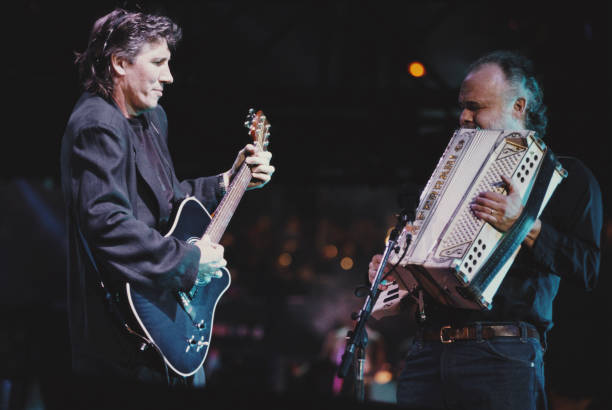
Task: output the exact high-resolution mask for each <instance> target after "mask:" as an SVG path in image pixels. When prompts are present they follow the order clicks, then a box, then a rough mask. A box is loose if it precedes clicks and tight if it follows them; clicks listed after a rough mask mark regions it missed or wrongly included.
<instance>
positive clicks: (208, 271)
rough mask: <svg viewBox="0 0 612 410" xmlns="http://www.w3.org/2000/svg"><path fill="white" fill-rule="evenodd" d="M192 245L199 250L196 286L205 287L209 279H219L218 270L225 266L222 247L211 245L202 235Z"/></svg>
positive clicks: (208, 239) (207, 237) (216, 244)
mask: <svg viewBox="0 0 612 410" xmlns="http://www.w3.org/2000/svg"><path fill="white" fill-rule="evenodd" d="M194 244H195V245H196V246H197V247H198V248H200V266H199V269H198V278H197V280H196V284H197V285H205V284H206V283H208V282H210V280H211V278H214V277H220V276H221V271H220V269H221V268H224V267H225V266H226V265H227V261H226V260H225V258H224V257H223V252H224V249H223V246H222V245H219V244H218V243H212V242H211V241H210V237H209V236H208V235H204V237H203V238H202V239H200V240H199V241H196V242H194Z"/></svg>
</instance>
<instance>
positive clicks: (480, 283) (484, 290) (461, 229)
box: [372, 128, 567, 318]
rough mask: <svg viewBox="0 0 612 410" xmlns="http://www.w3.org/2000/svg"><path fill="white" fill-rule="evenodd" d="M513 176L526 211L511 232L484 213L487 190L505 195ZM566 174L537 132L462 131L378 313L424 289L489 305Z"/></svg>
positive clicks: (405, 242)
mask: <svg viewBox="0 0 612 410" xmlns="http://www.w3.org/2000/svg"><path fill="white" fill-rule="evenodd" d="M502 175H505V176H507V177H509V178H510V179H511V181H512V184H513V186H514V188H515V190H516V191H518V193H519V194H520V195H521V198H522V201H523V207H524V208H523V212H522V213H521V215H520V216H519V219H518V220H517V221H516V222H515V223H514V224H513V226H512V227H511V229H510V230H508V231H507V232H500V231H498V230H497V229H495V228H494V227H493V226H491V225H490V224H488V223H487V222H485V221H483V220H481V219H479V218H477V217H476V216H475V215H474V213H473V211H472V209H471V207H470V204H471V203H472V202H473V201H474V199H475V198H476V196H477V195H478V194H480V193H481V192H485V191H493V192H499V193H506V188H505V185H504V184H503V182H502V179H501V176H502ZM566 176H567V172H566V171H565V170H564V169H563V167H562V166H561V164H560V163H559V162H558V161H557V159H556V158H555V156H554V154H553V153H552V151H551V150H550V149H549V148H547V146H546V145H545V144H544V142H543V141H542V140H541V139H540V138H538V137H536V136H535V135H534V132H533V131H529V130H521V131H500V130H480V129H466V128H462V129H458V130H456V131H455V132H454V134H453V137H452V138H451V140H450V142H449V143H448V145H447V147H446V149H445V151H444V154H443V155H442V157H441V158H440V160H439V162H438V165H437V166H436V169H435V170H434V172H433V174H432V176H431V177H430V179H429V181H428V183H427V185H426V186H425V188H424V190H423V191H422V193H421V196H420V200H419V205H418V207H417V209H416V212H415V220H414V222H413V224H412V225H413V228H412V232H411V233H408V232H407V231H404V232H402V233H401V234H400V236H399V238H398V246H397V247H396V249H395V252H393V253H391V255H390V256H389V259H388V263H389V264H390V265H395V264H399V265H400V266H402V267H404V268H405V269H402V270H399V272H400V273H399V274H396V275H395V280H394V281H393V282H392V283H391V284H390V286H388V288H387V289H386V290H385V291H382V292H380V293H379V296H378V298H377V300H376V302H375V305H374V307H373V310H372V316H374V317H375V318H377V317H378V318H380V317H382V316H386V315H388V314H393V313H397V310H398V308H399V303H398V302H399V301H400V300H401V299H403V298H404V297H406V296H414V292H415V290H416V289H417V288H421V289H423V290H424V291H425V292H427V293H428V294H430V295H431V296H432V297H433V298H434V299H435V300H436V301H438V302H439V303H441V304H444V305H447V306H452V307H456V308H464V309H476V310H480V309H485V308H488V309H490V308H491V307H492V300H493V297H494V296H495V293H496V292H497V290H498V289H499V286H500V285H501V283H502V281H503V279H504V277H505V276H506V273H507V272H508V270H509V269H510V266H511V265H512V263H513V261H514V259H515V257H516V254H517V253H518V251H519V249H520V247H521V243H522V241H523V240H524V239H525V237H526V235H527V233H528V232H529V230H530V228H531V226H532V224H533V222H534V221H535V219H536V218H537V217H538V216H539V215H540V214H541V212H542V211H543V209H544V207H545V206H546V204H547V202H548V200H549V199H550V197H551V195H552V194H553V192H554V191H555V189H556V188H557V186H558V185H559V183H560V182H561V181H562V180H563V178H565V177H566Z"/></svg>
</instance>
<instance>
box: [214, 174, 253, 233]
mask: <svg viewBox="0 0 612 410" xmlns="http://www.w3.org/2000/svg"><path fill="white" fill-rule="evenodd" d="M250 181H251V169H250V168H249V167H248V166H247V165H246V163H243V164H242V166H241V167H240V169H239V170H238V172H237V174H236V176H234V179H233V180H232V182H231V183H230V185H229V187H228V188H227V192H226V194H225V196H224V197H223V199H222V200H221V202H220V203H219V205H218V206H217V209H215V212H214V214H213V217H212V220H211V221H210V224H209V225H208V228H206V232H205V233H204V234H205V235H206V234H207V235H209V236H210V240H211V242H213V243H219V241H220V240H221V237H222V236H223V234H224V233H225V230H226V229H227V225H228V224H229V222H230V220H231V219H232V216H234V212H235V211H236V208H237V207H238V204H239V203H240V200H241V199H242V196H243V195H244V192H245V191H246V189H247V187H248V185H249V182H250Z"/></svg>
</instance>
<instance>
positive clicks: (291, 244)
mask: <svg viewBox="0 0 612 410" xmlns="http://www.w3.org/2000/svg"><path fill="white" fill-rule="evenodd" d="M296 249H297V241H296V240H295V239H289V240H287V241H285V243H284V244H283V250H285V251H286V252H295V250H296Z"/></svg>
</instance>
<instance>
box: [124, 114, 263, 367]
mask: <svg viewBox="0 0 612 410" xmlns="http://www.w3.org/2000/svg"><path fill="white" fill-rule="evenodd" d="M244 126H245V127H246V128H248V129H249V135H250V136H251V137H252V138H253V141H254V143H255V144H256V145H257V146H258V147H259V148H260V149H262V150H266V148H267V146H268V143H269V141H268V137H269V136H270V133H269V128H270V123H269V122H268V121H267V119H266V116H265V115H264V114H263V112H261V111H257V112H255V110H253V109H251V110H249V114H248V116H247V121H245V123H244ZM251 178H252V174H251V170H250V168H249V167H248V166H247V165H246V162H243V163H242V165H241V166H240V169H239V170H238V171H237V172H236V173H235V174H234V176H233V179H232V182H231V183H230V185H229V187H227V192H226V194H225V195H224V197H223V199H221V202H220V203H219V205H217V208H216V209H215V212H214V217H211V216H210V214H209V213H208V211H207V210H206V208H205V207H204V205H202V203H201V202H200V201H198V200H197V199H196V198H194V197H189V198H186V199H185V200H183V202H181V205H180V206H179V208H178V211H177V213H176V218H175V219H174V224H173V225H172V228H170V231H169V232H168V233H167V234H166V237H169V236H172V237H175V238H177V239H179V240H181V241H185V242H187V243H193V242H195V241H198V240H200V239H202V237H203V236H204V235H205V234H206V235H208V236H209V237H210V240H211V242H212V243H219V241H220V240H221V236H222V235H223V233H224V232H225V229H226V228H227V224H228V223H229V221H230V219H231V217H232V216H233V214H234V212H235V210H236V207H237V206H238V203H239V202H240V199H241V198H242V195H243V194H244V192H245V191H246V189H247V187H248V185H249V181H251ZM199 279H200V278H199ZM230 282H231V279H230V274H229V271H228V270H227V269H225V268H221V269H220V270H219V271H217V274H215V275H210V276H208V277H206V278H202V280H201V283H196V285H195V286H194V287H193V288H192V289H191V290H190V291H188V292H181V291H176V290H172V289H153V288H147V287H144V286H138V285H137V284H134V285H131V284H130V283H127V284H126V285H125V290H126V295H127V300H128V302H129V305H130V309H131V311H132V313H133V316H134V318H135V319H136V321H137V322H138V324H139V325H140V328H141V329H142V331H143V332H144V333H145V335H146V338H147V339H148V340H149V341H150V342H151V343H153V344H154V345H155V346H156V347H157V348H158V349H159V350H160V352H161V353H162V355H163V356H164V360H165V362H166V364H167V365H168V366H169V367H170V368H171V369H172V370H173V371H174V372H175V373H177V374H179V375H181V376H185V377H186V376H191V375H193V374H194V373H195V372H197V371H198V369H200V367H202V365H203V364H204V360H205V359H206V355H207V354H208V348H209V346H210V338H211V335H212V328H213V319H214V316H215V309H216V307H217V302H219V299H220V298H221V296H222V295H223V293H225V291H226V290H227V289H228V288H229V285H230Z"/></svg>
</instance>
